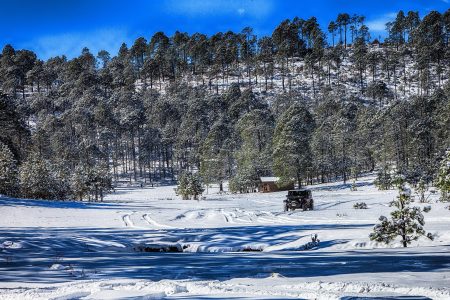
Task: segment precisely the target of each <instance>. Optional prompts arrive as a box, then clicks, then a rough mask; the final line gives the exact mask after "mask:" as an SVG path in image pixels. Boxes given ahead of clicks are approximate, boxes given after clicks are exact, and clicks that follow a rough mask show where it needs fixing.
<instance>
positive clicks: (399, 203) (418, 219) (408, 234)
mask: <svg viewBox="0 0 450 300" xmlns="http://www.w3.org/2000/svg"><path fill="white" fill-rule="evenodd" d="M398 189H399V195H398V196H397V198H396V200H394V201H392V202H391V206H394V207H395V208H396V210H394V211H393V212H391V218H390V219H388V218H387V217H385V216H381V217H380V218H379V220H380V223H379V224H377V225H375V227H374V231H373V232H372V233H371V234H370V235H369V237H370V239H371V240H373V241H377V242H382V243H386V244H389V243H390V242H392V241H393V240H395V239H396V238H397V237H400V239H401V243H402V245H403V247H407V246H408V245H409V244H411V242H412V241H415V240H417V239H418V238H419V237H421V236H426V237H427V238H429V239H431V240H432V239H433V236H432V235H431V234H430V233H428V234H427V233H426V232H425V230H424V229H423V226H424V224H425V220H424V217H423V215H422V213H421V211H420V208H419V207H410V206H408V205H409V204H410V203H411V190H410V189H409V188H407V187H406V185H405V183H404V182H400V183H399V185H398Z"/></svg>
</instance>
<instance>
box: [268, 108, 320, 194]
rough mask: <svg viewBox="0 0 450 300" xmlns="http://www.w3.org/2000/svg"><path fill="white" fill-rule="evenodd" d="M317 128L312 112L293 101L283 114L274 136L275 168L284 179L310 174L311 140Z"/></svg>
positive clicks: (305, 176)
mask: <svg viewBox="0 0 450 300" xmlns="http://www.w3.org/2000/svg"><path fill="white" fill-rule="evenodd" d="M313 129H314V119H313V117H312V115H311V113H310V112H309V111H308V109H306V108H305V107H303V106H302V105H300V104H297V103H294V104H293V105H292V106H291V107H289V109H288V110H287V111H286V112H285V113H284V114H283V115H281V116H280V118H279V120H278V122H277V125H276V127H275V132H274V136H273V165H274V166H273V169H274V173H275V175H276V176H278V177H280V181H281V182H283V183H288V182H292V181H294V180H296V181H297V183H298V185H299V186H301V185H302V180H303V179H305V178H307V176H308V173H309V170H310V169H311V160H312V159H311V158H312V157H311V149H310V140H311V134H312V132H313Z"/></svg>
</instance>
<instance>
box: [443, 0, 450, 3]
mask: <svg viewBox="0 0 450 300" xmlns="http://www.w3.org/2000/svg"><path fill="white" fill-rule="evenodd" d="M442 2H444V3H450V1H449V0H442Z"/></svg>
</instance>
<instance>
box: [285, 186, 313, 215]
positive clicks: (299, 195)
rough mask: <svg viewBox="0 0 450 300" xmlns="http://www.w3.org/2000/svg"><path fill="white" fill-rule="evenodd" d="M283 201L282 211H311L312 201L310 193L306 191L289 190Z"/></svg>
mask: <svg viewBox="0 0 450 300" xmlns="http://www.w3.org/2000/svg"><path fill="white" fill-rule="evenodd" d="M286 197H287V199H286V200H284V211H289V210H295V209H303V210H313V209H314V201H313V198H312V195H311V191H310V190H307V189H299V190H290V191H289V192H288V194H287V196H286Z"/></svg>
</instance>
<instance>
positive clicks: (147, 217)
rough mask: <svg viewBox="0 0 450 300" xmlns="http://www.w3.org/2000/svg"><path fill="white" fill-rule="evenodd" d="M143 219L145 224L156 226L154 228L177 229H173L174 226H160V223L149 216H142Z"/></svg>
mask: <svg viewBox="0 0 450 300" xmlns="http://www.w3.org/2000/svg"><path fill="white" fill-rule="evenodd" d="M142 219H144V221H145V222H147V223H148V224H149V225H151V226H154V227H159V228H176V227H173V226H169V225H164V224H160V223H158V222H156V221H155V220H153V219H152V218H151V217H150V216H149V215H148V214H144V215H142Z"/></svg>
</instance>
